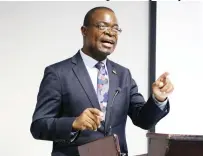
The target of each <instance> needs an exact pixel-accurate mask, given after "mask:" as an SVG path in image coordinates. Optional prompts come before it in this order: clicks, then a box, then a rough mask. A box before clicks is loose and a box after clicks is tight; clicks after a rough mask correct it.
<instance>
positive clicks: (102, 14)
mask: <svg viewBox="0 0 203 156" xmlns="http://www.w3.org/2000/svg"><path fill="white" fill-rule="evenodd" d="M92 20H93V21H100V22H102V21H103V22H107V23H112V22H113V23H117V18H116V15H115V13H114V12H112V11H110V10H107V9H99V10H96V11H95V12H94V13H93V14H92Z"/></svg>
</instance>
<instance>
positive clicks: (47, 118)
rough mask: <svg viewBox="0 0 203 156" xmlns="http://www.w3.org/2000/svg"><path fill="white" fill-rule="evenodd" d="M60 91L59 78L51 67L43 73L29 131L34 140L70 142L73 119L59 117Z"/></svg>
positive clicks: (60, 105)
mask: <svg viewBox="0 0 203 156" xmlns="http://www.w3.org/2000/svg"><path fill="white" fill-rule="evenodd" d="M61 103H62V91H61V84H60V79H59V76H57V74H56V72H55V71H54V70H53V68H51V67H47V68H46V69H45V72H44V77H43V79H42V82H41V85H40V88H39V93H38V96H37V104H36V108H35V111H34V114H33V119H32V124H31V128H30V131H31V133H32V135H33V137H34V138H35V139H41V140H51V141H57V140H66V141H70V139H71V131H72V123H73V121H74V120H75V117H60V110H61V109H62V108H61V107H62V104H61Z"/></svg>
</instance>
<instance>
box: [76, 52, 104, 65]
mask: <svg viewBox="0 0 203 156" xmlns="http://www.w3.org/2000/svg"><path fill="white" fill-rule="evenodd" d="M80 55H81V57H82V59H83V61H84V64H85V65H86V66H88V67H90V68H94V67H95V65H96V64H97V63H98V61H97V60H95V59H93V58H92V57H90V56H88V55H87V54H85V53H84V52H83V51H82V50H81V49H80ZM101 62H103V63H104V64H105V66H106V59H105V60H103V61H101Z"/></svg>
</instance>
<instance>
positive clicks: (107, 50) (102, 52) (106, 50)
mask: <svg viewBox="0 0 203 156" xmlns="http://www.w3.org/2000/svg"><path fill="white" fill-rule="evenodd" d="M99 51H100V53H101V54H103V55H106V56H108V55H110V54H112V53H113V51H114V50H109V49H100V50H99Z"/></svg>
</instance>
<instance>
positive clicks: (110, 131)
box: [105, 87, 121, 136]
mask: <svg viewBox="0 0 203 156" xmlns="http://www.w3.org/2000/svg"><path fill="white" fill-rule="evenodd" d="M120 92H121V88H120V87H118V88H117V89H116V91H115V94H114V96H113V99H112V102H111V105H110V106H109V123H110V126H109V129H108V130H107V129H106V127H105V136H109V135H112V127H111V120H112V119H111V114H112V107H113V104H114V100H115V98H116V96H117V95H118V93H120Z"/></svg>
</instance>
